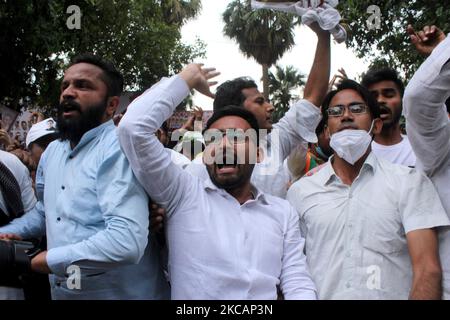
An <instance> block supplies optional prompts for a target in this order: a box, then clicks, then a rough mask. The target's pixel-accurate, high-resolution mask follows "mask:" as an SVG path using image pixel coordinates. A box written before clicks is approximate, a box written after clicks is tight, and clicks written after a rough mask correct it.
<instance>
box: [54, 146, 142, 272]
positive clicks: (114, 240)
mask: <svg viewBox="0 0 450 320" xmlns="http://www.w3.org/2000/svg"><path fill="white" fill-rule="evenodd" d="M105 149H107V151H106V152H105V154H104V155H103V156H102V157H101V158H100V159H101V160H99V161H102V162H101V164H100V165H99V169H98V172H97V176H96V181H97V182H96V189H97V199H98V203H99V207H100V209H101V211H102V215H103V219H104V224H105V228H104V229H103V230H101V231H99V232H97V233H95V234H94V235H92V236H91V237H89V238H88V239H86V240H83V241H82V242H78V243H75V244H71V245H66V246H61V247H56V248H53V249H50V250H49V251H48V253H47V264H48V266H49V268H50V269H51V270H52V272H53V273H54V274H56V275H59V276H64V275H65V274H66V270H67V268H68V267H69V266H71V265H76V266H78V267H80V268H81V269H82V270H83V273H85V274H87V275H89V274H98V273H101V272H106V271H108V270H110V269H112V268H116V267H117V266H118V265H128V264H136V263H138V262H139V261H140V259H141V258H142V256H143V255H144V250H145V247H146V246H147V241H148V233H149V232H148V226H149V211H148V197H147V195H146V194H145V191H144V189H143V188H142V187H141V186H140V185H139V183H138V182H137V180H136V178H135V177H134V175H133V172H132V171H131V168H130V165H129V162H128V160H127V159H126V158H125V155H124V154H123V153H122V151H121V150H120V146H119V143H118V141H117V140H115V142H113V143H112V144H111V145H108V146H107V147H105Z"/></svg>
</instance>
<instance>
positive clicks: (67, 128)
mask: <svg viewBox="0 0 450 320" xmlns="http://www.w3.org/2000/svg"><path fill="white" fill-rule="evenodd" d="M106 107H107V98H105V100H104V101H102V102H100V103H98V104H94V105H90V106H87V107H86V108H85V111H82V110H81V106H80V104H79V103H77V102H75V101H73V100H69V99H65V100H63V101H62V102H61V103H60V105H59V108H58V122H57V126H58V131H59V135H60V139H61V141H65V140H69V141H70V142H71V143H72V144H74V145H77V144H78V142H80V140H81V138H82V137H83V135H84V134H85V133H86V132H88V131H89V130H91V129H94V128H95V127H98V126H99V125H101V124H102V118H103V115H104V114H105V110H106ZM65 111H78V113H79V115H78V116H76V117H71V118H68V119H66V118H64V116H63V114H64V112H65Z"/></svg>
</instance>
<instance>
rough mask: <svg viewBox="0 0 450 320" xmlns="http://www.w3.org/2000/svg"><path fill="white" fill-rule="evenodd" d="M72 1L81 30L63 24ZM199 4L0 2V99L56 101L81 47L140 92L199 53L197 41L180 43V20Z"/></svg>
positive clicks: (67, 0)
mask: <svg viewBox="0 0 450 320" xmlns="http://www.w3.org/2000/svg"><path fill="white" fill-rule="evenodd" d="M70 5H78V6H79V7H80V9H81V12H82V18H81V29H80V30H77V29H74V30H69V29H68V28H67V26H66V21H67V19H68V18H69V16H70V14H67V13H66V10H67V8H68V7H69V6H70ZM200 8H201V1H200V0H192V1H183V0H170V1H160V0H134V1H128V0H115V1H110V0H78V1H74V0H63V1H61V0H48V1H30V0H4V1H1V2H0V17H1V19H0V46H1V50H0V64H1V65H0V67H1V69H0V70H1V71H2V72H0V103H6V104H8V105H10V106H12V107H13V108H16V109H17V108H18V106H17V103H18V101H19V100H20V99H23V98H27V99H31V100H32V101H34V102H36V103H38V104H40V105H49V106H51V105H55V104H57V101H58V100H57V98H58V91H59V83H58V78H59V77H61V76H62V70H64V68H65V67H66V65H67V63H68V61H69V60H70V58H72V57H73V56H74V55H76V54H79V53H84V52H92V53H96V54H98V55H101V56H103V57H104V58H106V59H109V60H111V61H113V62H114V63H115V64H116V66H117V67H118V68H119V70H121V71H122V73H123V74H124V78H125V83H126V85H127V87H128V88H129V89H133V90H142V89H145V88H147V87H149V86H150V85H152V84H154V83H155V82H156V81H157V80H159V79H160V78H161V77H163V76H168V75H171V74H174V73H175V72H177V71H179V70H180V68H181V67H182V65H183V64H185V63H188V62H190V61H191V60H192V59H194V58H196V57H199V56H203V55H204V52H205V50H204V45H203V43H202V42H200V41H197V43H196V44H194V45H186V44H182V43H181V42H180V39H181V34H180V28H181V25H182V24H183V23H184V22H186V20H187V19H189V18H192V17H194V16H195V15H196V14H197V13H198V12H199V10H200Z"/></svg>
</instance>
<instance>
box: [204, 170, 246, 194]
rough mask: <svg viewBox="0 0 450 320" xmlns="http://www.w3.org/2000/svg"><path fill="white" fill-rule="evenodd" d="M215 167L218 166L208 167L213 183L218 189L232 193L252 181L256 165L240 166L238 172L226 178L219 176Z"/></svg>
mask: <svg viewBox="0 0 450 320" xmlns="http://www.w3.org/2000/svg"><path fill="white" fill-rule="evenodd" d="M215 167H216V165H207V166H206V169H207V171H208V174H209V177H210V179H211V181H212V182H213V183H214V185H215V186H216V187H218V188H221V189H224V190H226V191H230V190H234V189H237V188H240V187H242V186H244V185H245V184H246V183H247V181H249V180H250V178H251V176H252V172H253V169H254V167H255V165H254V164H246V165H238V166H237V167H238V172H237V173H236V174H233V175H229V176H226V177H224V176H220V175H218V174H217V173H216V168H215Z"/></svg>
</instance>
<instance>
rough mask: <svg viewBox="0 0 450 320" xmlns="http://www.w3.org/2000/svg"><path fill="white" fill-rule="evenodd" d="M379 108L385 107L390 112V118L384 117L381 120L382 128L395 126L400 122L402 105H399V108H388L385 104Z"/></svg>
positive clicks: (386, 128)
mask: <svg viewBox="0 0 450 320" xmlns="http://www.w3.org/2000/svg"><path fill="white" fill-rule="evenodd" d="M381 108H382V109H383V108H384V109H385V110H386V111H388V113H390V116H391V117H390V119H386V120H383V130H388V129H391V128H393V127H395V126H397V125H398V124H399V123H400V119H401V117H402V107H401V106H400V107H399V108H395V109H393V110H392V109H389V108H388V107H386V106H381Z"/></svg>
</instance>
